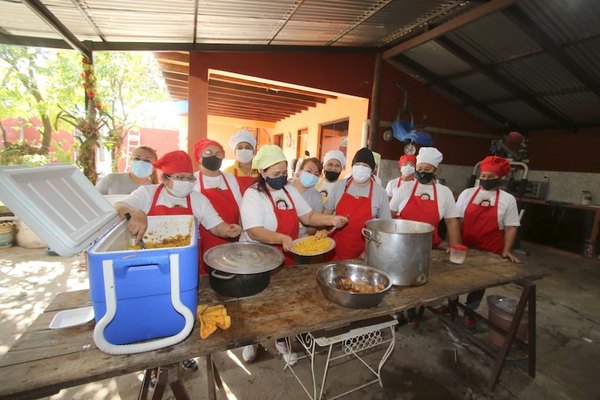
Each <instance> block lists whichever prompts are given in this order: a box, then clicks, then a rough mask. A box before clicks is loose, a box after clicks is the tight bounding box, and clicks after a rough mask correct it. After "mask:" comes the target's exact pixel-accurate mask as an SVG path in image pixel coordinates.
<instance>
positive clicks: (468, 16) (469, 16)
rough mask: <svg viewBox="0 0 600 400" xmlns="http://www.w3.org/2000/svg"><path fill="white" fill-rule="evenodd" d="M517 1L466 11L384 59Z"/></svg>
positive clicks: (501, 1)
mask: <svg viewBox="0 0 600 400" xmlns="http://www.w3.org/2000/svg"><path fill="white" fill-rule="evenodd" d="M516 1H517V0H491V1H488V2H487V3H485V4H483V5H481V6H479V7H477V8H474V9H472V10H471V11H467V12H466V13H464V14H462V15H460V16H458V17H456V18H454V19H451V20H450V21H448V22H446V23H443V24H441V25H440V26H438V27H436V28H433V29H431V30H429V31H427V32H425V33H422V34H420V35H418V36H415V37H414V38H412V39H409V40H407V41H405V42H402V43H400V44H398V45H396V46H394V47H392V48H390V49H388V50H386V51H385V52H384V53H383V58H384V59H389V58H392V57H395V56H397V55H399V54H402V53H404V52H405V51H407V50H410V49H412V48H413V47H417V46H420V45H422V44H423V43H426V42H429V41H430V40H433V39H435V38H438V37H440V36H442V35H445V34H447V33H448V32H451V31H453V30H455V29H458V28H460V27H462V26H465V25H467V24H469V23H471V22H473V21H476V20H478V19H480V18H483V17H485V16H486V15H489V14H493V13H495V12H497V11H500V10H502V9H504V8H506V7H509V6H511V5H512V4H514V3H515V2H516Z"/></svg>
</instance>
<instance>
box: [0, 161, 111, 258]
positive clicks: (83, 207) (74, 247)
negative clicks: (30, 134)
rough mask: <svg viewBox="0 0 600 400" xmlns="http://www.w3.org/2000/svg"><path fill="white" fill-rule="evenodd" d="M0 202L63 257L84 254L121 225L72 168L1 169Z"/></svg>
mask: <svg viewBox="0 0 600 400" xmlns="http://www.w3.org/2000/svg"><path fill="white" fill-rule="evenodd" d="M0 199H1V200H2V202H3V203H4V204H6V206H7V207H8V208H10V210H11V211H12V212H13V213H14V214H15V215H16V216H17V217H19V218H20V219H21V220H23V221H24V222H25V223H26V224H27V226H29V228H31V229H32V230H33V231H34V232H35V233H37V234H38V235H39V236H40V237H41V238H42V239H44V240H45V241H46V242H47V243H48V245H49V246H50V248H51V249H52V250H53V251H55V252H56V253H58V254H60V255H61V256H65V257H70V256H73V255H75V254H77V253H79V252H81V251H83V250H85V249H86V248H88V247H89V246H90V245H91V244H92V243H93V242H94V241H95V240H97V239H98V238H99V237H101V236H103V235H104V234H105V233H106V232H108V230H109V229H111V228H112V227H113V226H115V225H116V224H117V223H118V222H119V217H118V216H117V211H116V210H115V209H114V208H113V207H112V206H111V204H110V203H109V202H108V201H107V200H106V199H105V198H104V197H103V196H102V195H101V194H100V192H98V191H97V190H96V188H95V187H94V186H93V185H92V184H91V182H90V181H89V180H88V179H87V178H86V177H85V176H84V175H83V173H81V171H79V170H78V169H77V168H76V167H75V166H72V165H56V164H55V165H46V166H43V167H34V168H31V167H21V166H12V167H0Z"/></svg>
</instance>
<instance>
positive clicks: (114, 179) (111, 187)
mask: <svg viewBox="0 0 600 400" xmlns="http://www.w3.org/2000/svg"><path fill="white" fill-rule="evenodd" d="M142 185H152V181H150V180H148V181H147V182H145V183H143V184H142ZM142 185H138V184H137V183H135V182H133V181H132V180H131V178H130V177H129V173H127V172H122V173H112V174H108V175H106V176H105V177H104V178H102V179H100V180H99V181H98V183H96V189H98V191H99V192H100V193H102V194H109V195H114V194H129V193H131V192H133V191H134V190H135V189H137V188H139V187H140V186H142Z"/></svg>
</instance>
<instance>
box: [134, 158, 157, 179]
mask: <svg viewBox="0 0 600 400" xmlns="http://www.w3.org/2000/svg"><path fill="white" fill-rule="evenodd" d="M152 171H154V167H153V166H152V164H151V163H149V162H146V161H141V160H135V161H132V162H131V173H132V174H133V175H135V176H137V177H138V178H147V177H149V176H150V175H151V174H152Z"/></svg>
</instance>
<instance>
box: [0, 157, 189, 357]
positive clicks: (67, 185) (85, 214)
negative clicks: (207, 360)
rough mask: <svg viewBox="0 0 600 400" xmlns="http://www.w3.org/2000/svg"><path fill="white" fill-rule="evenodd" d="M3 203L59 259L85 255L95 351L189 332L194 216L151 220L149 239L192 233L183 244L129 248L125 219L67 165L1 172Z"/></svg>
mask: <svg viewBox="0 0 600 400" xmlns="http://www.w3.org/2000/svg"><path fill="white" fill-rule="evenodd" d="M0 200H2V202H3V203H5V204H6V205H7V206H8V207H9V208H10V209H11V211H12V212H13V213H14V214H15V215H16V216H18V217H19V218H21V219H22V220H24V221H25V222H26V223H27V225H28V226H29V227H30V228H31V229H32V230H33V231H34V232H36V233H37V234H38V235H39V236H40V237H42V238H43V239H44V240H45V241H46V242H47V243H48V245H49V246H50V247H51V249H52V250H53V251H55V252H56V253H58V254H60V255H61V256H65V257H70V256H73V255H75V254H78V253H80V252H81V251H84V250H86V249H87V250H88V270H89V280H90V299H91V301H92V304H93V306H94V315H95V319H96V327H95V329H94V342H95V343H96V345H97V346H98V348H99V349H100V350H102V351H104V352H106V353H111V354H130V353H138V352H142V351H149V350H155V349H159V348H162V347H166V346H170V345H173V344H175V343H178V342H180V341H182V340H183V339H185V338H186V337H187V336H188V335H189V334H190V332H191V331H192V329H193V327H194V319H195V310H196V305H197V285H198V247H197V243H198V238H197V229H196V225H195V219H194V217H193V216H191V215H181V216H160V217H158V216H157V217H148V230H147V232H146V235H145V236H144V237H145V239H146V240H147V241H152V242H158V241H160V240H161V239H164V238H169V237H173V236H176V235H183V236H185V235H189V238H190V242H189V243H188V244H187V245H186V246H183V247H168V248H159V249H148V250H130V245H131V244H132V241H131V238H130V235H129V233H128V232H127V227H126V223H125V221H121V220H120V219H119V218H118V216H117V213H116V211H115V210H114V208H113V207H112V206H111V204H110V203H109V202H108V201H107V200H106V199H105V198H104V197H103V196H102V195H101V194H100V193H99V192H98V191H97V190H96V189H95V188H94V187H93V186H92V184H91V183H90V182H89V181H88V180H87V178H86V177H85V176H84V175H83V174H82V173H81V172H80V171H79V170H78V169H77V168H75V167H74V166H66V165H48V166H45V167H37V168H26V167H1V168H0Z"/></svg>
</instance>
